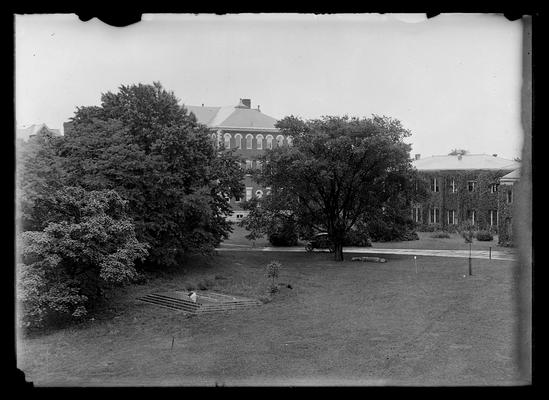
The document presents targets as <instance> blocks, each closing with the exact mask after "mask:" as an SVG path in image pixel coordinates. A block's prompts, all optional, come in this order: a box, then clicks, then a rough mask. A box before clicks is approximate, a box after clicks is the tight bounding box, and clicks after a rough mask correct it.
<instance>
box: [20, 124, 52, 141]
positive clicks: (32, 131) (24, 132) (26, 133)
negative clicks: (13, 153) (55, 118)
mask: <svg viewBox="0 0 549 400" xmlns="http://www.w3.org/2000/svg"><path fill="white" fill-rule="evenodd" d="M42 128H46V129H47V130H48V131H50V132H51V133H53V134H54V136H61V131H60V130H59V129H52V128H48V126H47V125H46V124H32V125H29V126H27V127H25V128H17V130H16V132H15V137H16V138H19V139H23V140H27V139H28V138H29V137H31V136H32V135H36V134H37V133H38V132H39V131H40V130H41V129H42Z"/></svg>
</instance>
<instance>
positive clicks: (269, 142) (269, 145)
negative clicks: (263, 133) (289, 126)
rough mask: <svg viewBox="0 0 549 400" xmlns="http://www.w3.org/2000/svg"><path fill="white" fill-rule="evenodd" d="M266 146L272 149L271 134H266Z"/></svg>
mask: <svg viewBox="0 0 549 400" xmlns="http://www.w3.org/2000/svg"><path fill="white" fill-rule="evenodd" d="M266 139H267V148H268V149H272V148H273V137H272V136H271V135H267V138H266Z"/></svg>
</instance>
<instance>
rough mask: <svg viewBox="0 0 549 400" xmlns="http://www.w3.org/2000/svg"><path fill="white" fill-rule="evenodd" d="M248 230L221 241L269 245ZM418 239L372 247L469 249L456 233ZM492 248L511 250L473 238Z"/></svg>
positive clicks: (426, 234)
mask: <svg viewBox="0 0 549 400" xmlns="http://www.w3.org/2000/svg"><path fill="white" fill-rule="evenodd" d="M248 233H249V232H248V231H246V230H245V229H244V228H241V227H239V226H234V227H233V232H232V233H231V235H230V237H229V239H227V240H225V241H224V242H223V245H224V246H229V247H230V246H250V247H265V246H271V245H270V244H269V242H268V240H267V239H266V238H261V239H257V240H255V241H251V240H248V239H246V235H247V234H248ZM417 234H418V236H419V240H408V241H402V242H398V241H397V242H374V243H372V247H373V248H376V247H377V248H381V249H428V250H469V244H467V243H465V240H464V239H463V237H462V236H461V235H460V234H458V233H450V234H449V235H450V237H449V238H433V237H432V236H433V235H434V232H418V233H417ZM300 246H305V242H300ZM489 247H491V248H492V250H498V251H512V250H511V249H509V248H508V247H501V246H498V237H497V235H494V240H492V241H490V242H479V241H478V240H476V239H473V243H472V249H473V250H488V248H489Z"/></svg>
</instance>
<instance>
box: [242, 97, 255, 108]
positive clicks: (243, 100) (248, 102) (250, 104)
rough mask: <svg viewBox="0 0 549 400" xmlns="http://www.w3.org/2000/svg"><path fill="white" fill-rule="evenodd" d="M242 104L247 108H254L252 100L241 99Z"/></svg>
mask: <svg viewBox="0 0 549 400" xmlns="http://www.w3.org/2000/svg"><path fill="white" fill-rule="evenodd" d="M240 102H241V103H242V104H244V105H245V106H246V108H251V107H252V101H251V100H250V99H240Z"/></svg>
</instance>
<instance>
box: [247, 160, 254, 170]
mask: <svg viewBox="0 0 549 400" xmlns="http://www.w3.org/2000/svg"><path fill="white" fill-rule="evenodd" d="M252 168H253V160H246V169H252Z"/></svg>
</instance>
